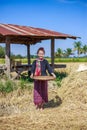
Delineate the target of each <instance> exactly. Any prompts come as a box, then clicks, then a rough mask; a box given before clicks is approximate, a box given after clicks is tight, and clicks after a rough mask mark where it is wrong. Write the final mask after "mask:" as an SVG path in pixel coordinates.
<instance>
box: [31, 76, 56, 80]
mask: <svg viewBox="0 0 87 130" xmlns="http://www.w3.org/2000/svg"><path fill="white" fill-rule="evenodd" d="M33 79H35V80H54V79H55V78H54V77H53V76H34V77H33Z"/></svg>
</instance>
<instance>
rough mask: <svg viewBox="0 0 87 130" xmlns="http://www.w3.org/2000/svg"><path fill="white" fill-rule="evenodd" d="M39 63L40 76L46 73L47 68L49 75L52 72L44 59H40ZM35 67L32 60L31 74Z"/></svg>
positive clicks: (34, 62)
mask: <svg viewBox="0 0 87 130" xmlns="http://www.w3.org/2000/svg"><path fill="white" fill-rule="evenodd" d="M40 64H41V75H42V76H46V75H47V72H46V70H48V73H49V74H50V75H51V73H53V70H52V68H51V66H50V65H49V63H48V61H47V60H46V59H44V60H42V61H40ZM35 68H36V60H34V61H33V63H32V68H31V73H33V74H34V73H35Z"/></svg>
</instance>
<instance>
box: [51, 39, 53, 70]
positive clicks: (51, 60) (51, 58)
mask: <svg viewBox="0 0 87 130" xmlns="http://www.w3.org/2000/svg"><path fill="white" fill-rule="evenodd" d="M51 64H52V68H53V71H54V38H52V39H51Z"/></svg>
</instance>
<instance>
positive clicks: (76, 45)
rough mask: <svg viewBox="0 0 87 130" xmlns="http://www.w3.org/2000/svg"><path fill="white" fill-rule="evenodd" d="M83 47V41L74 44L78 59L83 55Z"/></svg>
mask: <svg viewBox="0 0 87 130" xmlns="http://www.w3.org/2000/svg"><path fill="white" fill-rule="evenodd" d="M81 47H82V43H81V41H78V42H74V51H77V54H78V57H79V55H80V54H81Z"/></svg>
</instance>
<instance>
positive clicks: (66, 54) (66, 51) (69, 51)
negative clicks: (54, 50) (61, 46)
mask: <svg viewBox="0 0 87 130" xmlns="http://www.w3.org/2000/svg"><path fill="white" fill-rule="evenodd" d="M72 54H73V53H72V49H71V48H67V49H66V50H65V51H64V57H69V56H70V55H72Z"/></svg>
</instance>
